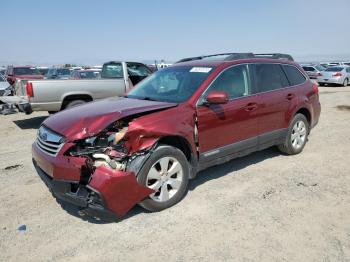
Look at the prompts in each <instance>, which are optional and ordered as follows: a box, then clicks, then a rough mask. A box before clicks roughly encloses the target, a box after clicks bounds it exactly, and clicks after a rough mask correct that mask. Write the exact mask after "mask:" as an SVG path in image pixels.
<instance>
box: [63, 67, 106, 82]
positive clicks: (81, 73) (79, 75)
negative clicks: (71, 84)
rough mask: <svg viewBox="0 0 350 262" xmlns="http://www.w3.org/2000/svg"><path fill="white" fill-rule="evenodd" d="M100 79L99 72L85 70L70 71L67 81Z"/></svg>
mask: <svg viewBox="0 0 350 262" xmlns="http://www.w3.org/2000/svg"><path fill="white" fill-rule="evenodd" d="M99 78H101V70H98V69H97V70H96V69H87V70H72V72H71V73H70V77H69V79H76V80H78V79H99Z"/></svg>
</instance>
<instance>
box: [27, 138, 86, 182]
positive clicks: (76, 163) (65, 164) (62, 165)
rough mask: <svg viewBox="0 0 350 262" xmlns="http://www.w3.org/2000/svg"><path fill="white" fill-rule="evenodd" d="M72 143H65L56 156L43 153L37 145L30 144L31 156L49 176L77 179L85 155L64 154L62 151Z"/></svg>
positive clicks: (61, 178)
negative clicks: (70, 155)
mask: <svg viewBox="0 0 350 262" xmlns="http://www.w3.org/2000/svg"><path fill="white" fill-rule="evenodd" d="M72 145H73V144H71V143H67V144H65V145H64V146H63V148H62V150H61V151H60V152H59V153H58V155H57V156H56V157H52V156H49V155H47V154H45V153H43V152H42V151H41V150H40V149H39V148H38V147H37V145H36V144H35V143H34V144H33V145H32V156H33V159H35V161H36V162H37V164H38V166H39V167H40V168H41V169H42V170H43V171H44V172H45V173H46V174H48V175H49V176H50V177H52V178H54V179H57V180H69V181H79V179H80V169H81V167H82V166H83V165H85V161H86V159H85V157H69V156H64V155H63V152H65V151H67V150H68V148H70V147H71V146H72Z"/></svg>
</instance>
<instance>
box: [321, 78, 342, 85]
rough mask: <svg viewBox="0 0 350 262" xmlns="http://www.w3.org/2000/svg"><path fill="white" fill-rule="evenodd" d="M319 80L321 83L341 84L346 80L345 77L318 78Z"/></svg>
mask: <svg viewBox="0 0 350 262" xmlns="http://www.w3.org/2000/svg"><path fill="white" fill-rule="evenodd" d="M317 82H318V83H320V84H338V85H341V84H343V82H344V79H343V78H329V79H327V80H326V78H317Z"/></svg>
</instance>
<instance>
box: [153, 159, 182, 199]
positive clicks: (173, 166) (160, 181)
mask: <svg viewBox="0 0 350 262" xmlns="http://www.w3.org/2000/svg"><path fill="white" fill-rule="evenodd" d="M182 181H183V167H182V166H181V164H180V162H179V161H178V160H177V159H176V158H174V157H162V158H160V159H158V160H157V162H156V163H154V164H153V165H152V167H151V168H150V170H149V172H148V175H147V180H146V183H147V184H146V185H147V187H148V188H151V189H153V190H154V191H155V193H153V194H151V195H150V196H149V197H150V198H151V199H153V200H154V201H157V202H165V201H168V200H169V199H171V198H172V197H173V196H174V195H175V194H176V193H177V191H178V190H179V189H180V187H181V184H182Z"/></svg>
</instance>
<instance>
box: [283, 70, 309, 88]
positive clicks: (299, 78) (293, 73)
mask: <svg viewBox="0 0 350 262" xmlns="http://www.w3.org/2000/svg"><path fill="white" fill-rule="evenodd" d="M283 69H284V71H285V72H286V75H287V78H288V80H289V83H290V85H291V86H296V85H300V84H302V83H304V82H305V81H306V77H305V76H304V75H303V74H302V73H301V72H300V71H299V69H298V68H296V67H295V66H292V65H283Z"/></svg>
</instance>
